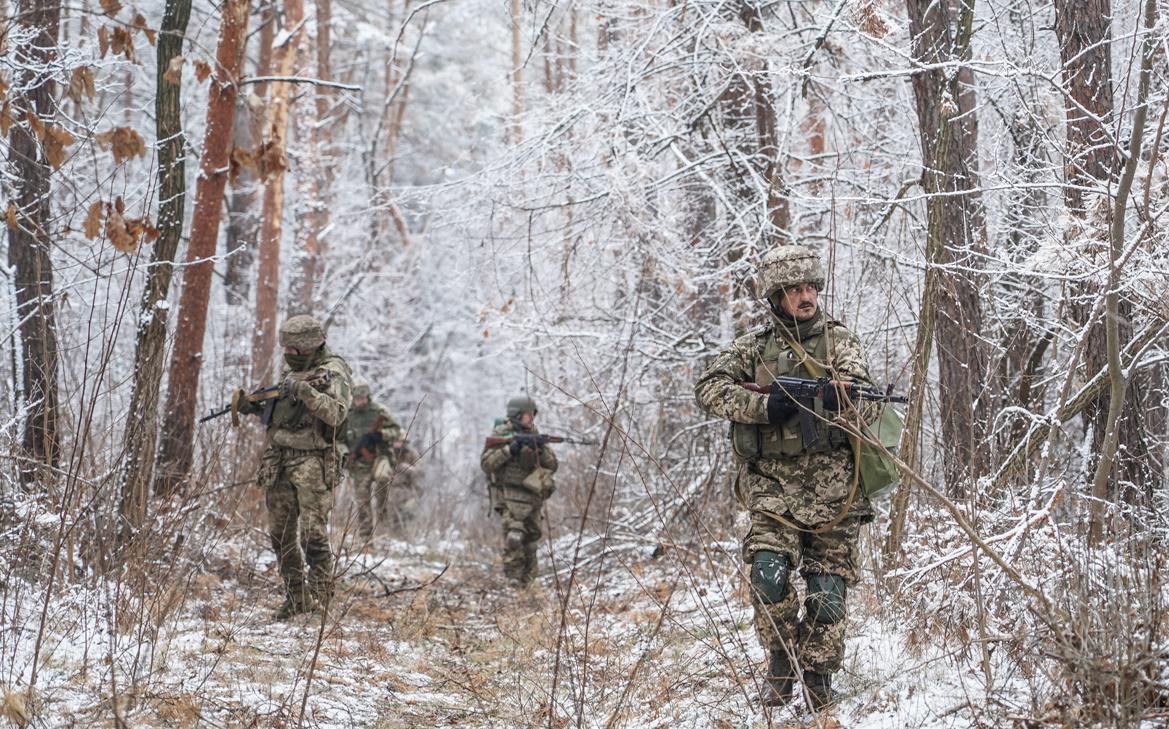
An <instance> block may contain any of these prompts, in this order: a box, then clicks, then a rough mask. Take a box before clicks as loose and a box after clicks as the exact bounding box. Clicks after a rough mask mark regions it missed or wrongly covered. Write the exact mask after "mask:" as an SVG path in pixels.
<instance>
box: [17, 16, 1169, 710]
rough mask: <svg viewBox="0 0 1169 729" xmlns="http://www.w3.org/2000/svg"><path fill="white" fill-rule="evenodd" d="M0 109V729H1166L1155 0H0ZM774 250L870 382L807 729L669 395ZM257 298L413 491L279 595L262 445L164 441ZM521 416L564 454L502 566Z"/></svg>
mask: <svg viewBox="0 0 1169 729" xmlns="http://www.w3.org/2000/svg"><path fill="white" fill-rule="evenodd" d="M0 97H2V106H0V151H2V155H3V163H2V164H0V168H2V169H3V175H2V177H0V206H3V210H4V217H5V221H4V223H5V224H4V226H3V236H2V237H0V247H2V248H3V250H4V252H5V254H6V255H5V257H4V259H3V262H0V289H2V291H3V295H2V296H0V335H2V338H3V344H2V345H0V353H3V358H2V360H3V361H2V362H0V724H3V723H4V722H7V723H8V724H9V725H11V726H15V727H66V726H68V727H72V726H78V727H90V726H92V727H196V726H197V727H330V728H331V727H373V728H378V729H391V728H395V727H429V726H446V725H450V726H467V727H548V728H549V729H553V728H560V727H570V726H571V727H605V729H609V728H611V727H613V728H616V727H664V726H670V727H712V728H717V729H730V728H732V727H734V728H739V727H744V728H746V727H796V726H801V727H802V726H807V727H844V726H848V727H860V728H870V729H876V728H878V727H880V728H884V727H895V728H898V729H900V728H902V727H1018V728H1020V729H1022V728H1027V729H1031V728H1038V727H1097V726H1098V727H1153V726H1161V725H1164V723H1166V722H1169V587H1167V586H1166V585H1163V584H1162V583H1161V574H1162V570H1163V569H1164V568H1165V566H1166V564H1167V563H1169V519H1167V516H1166V515H1167V514H1169V492H1167V490H1166V475H1167V473H1169V336H1167V333H1169V245H1167V244H1166V236H1167V235H1169V232H1163V231H1162V230H1161V228H1160V227H1159V226H1160V225H1161V223H1162V217H1163V214H1164V213H1165V212H1166V211H1169V160H1166V159H1165V158H1164V157H1163V156H1162V152H1169V137H1167V136H1166V131H1169V130H1167V129H1166V121H1167V119H1169V6H1167V5H1166V4H1165V3H1160V2H1157V0H1144V2H1133V1H1132V0H1055V1H1054V3H1053V4H1051V5H1048V4H1046V3H1042V2H1034V1H1033V0H947V1H946V2H934V1H932V0H904V3H901V2H888V1H886V0H785V1H783V2H777V1H772V0H554V1H553V2H546V1H539V0H522V1H521V0H508V1H507V2H491V1H489V0H310V2H307V3H306V2H305V0H212V1H209V0H140V1H139V2H131V0H98V2H96V3H95V2H92V1H91V0H78V2H76V3H75V4H68V3H64V2H62V0H0ZM1167 224H1169V223H1167ZM790 244H798V245H801V246H805V247H807V248H809V249H811V250H813V251H815V252H816V253H817V254H818V255H819V256H820V259H821V261H822V262H823V266H824V268H825V270H826V274H827V275H826V281H825V285H824V287H823V288H822V290H820V291H819V305H820V307H821V308H822V309H823V311H824V312H825V313H826V314H827V315H828V316H829V317H831V318H833V319H836V320H838V321H840V322H842V323H843V324H844V325H845V326H847V327H848V330H849V331H851V332H853V333H854V334H855V335H856V338H857V339H858V340H859V343H860V345H861V347H862V348H863V350H864V352H865V355H866V356H867V361H868V368H869V372H870V374H871V377H872V380H873V381H874V383H876V384H877V385H879V386H881V387H885V386H889V387H890V388H891V390H892V391H894V392H897V393H899V394H903V395H905V396H906V398H907V402H906V403H905V404H904V405H898V406H897V409H898V411H899V412H900V414H901V416H902V418H903V420H904V429H903V431H902V433H901V436H900V440H899V441H898V443H897V445H896V447H895V448H893V449H891V450H888V451H886V455H887V457H888V458H891V459H893V460H892V462H893V463H894V464H895V467H896V472H897V474H898V477H899V483H898V485H897V487H896V488H895V489H894V490H893V491H892V492H891V493H890V494H889V495H888V496H886V497H885V498H882V499H880V500H876V501H874V502H873V505H872V506H873V509H874V511H875V512H876V516H875V519H873V520H872V522H871V523H869V524H867V525H866V526H864V527H863V528H862V529H861V531H860V534H859V538H858V541H857V544H856V547H857V554H858V557H859V575H858V579H857V580H856V583H855V584H852V585H850V586H849V588H848V618H847V634H846V636H847V637H846V647H845V653H844V659H843V665H842V667H841V669H840V670H839V672H838V673H836V675H835V679H834V684H833V686H834V688H835V690H836V693H837V695H838V698H837V701H836V704H835V707H834V708H833V710H832V711H828V712H812V711H809V710H807V708H806V707H805V706H804V702H801V701H796V702H793V703H792V704H790V705H788V706H784V707H779V708H775V709H770V710H769V709H768V708H766V707H764V706H761V700H760V696H761V692H762V691H763V690H764V688H765V685H766V683H767V676H768V674H767V656H766V654H765V652H764V650H763V648H761V647H760V644H759V643H758V641H757V640H756V635H755V628H754V626H753V622H752V621H753V619H752V608H751V599H752V598H751V594H752V593H751V591H752V589H753V587H752V585H753V583H752V582H751V579H752V578H751V577H750V576H749V572H750V564H748V563H745V562H744V557H743V555H742V554H741V553H740V549H741V540H743V539H744V535H745V534H746V533H747V532H748V529H750V528H751V521H750V517H749V516H748V513H747V508H746V507H745V505H744V503H743V502H742V500H741V499H739V498H738V494H737V486H738V484H739V479H740V476H741V474H742V472H743V468H744V466H743V464H741V463H740V462H739V461H738V460H737V459H736V456H735V455H734V454H733V453H732V449H731V444H730V441H729V439H728V428H727V422H726V420H725V419H721V418H719V417H717V416H715V415H712V414H711V413H710V412H709V411H708V410H706V409H705V408H703V407H700V404H699V403H698V402H697V401H696V399H695V382H696V381H697V380H698V379H699V377H700V375H701V374H702V373H703V371H704V369H705V368H706V367H708V365H709V364H710V363H711V362H712V360H714V359H715V357H716V356H718V355H719V353H720V352H721V351H723V350H725V349H726V348H727V347H728V346H730V345H731V343H732V342H733V341H735V340H736V338H737V337H741V336H742V335H744V334H747V333H749V332H753V331H762V329H763V328H766V327H767V326H768V325H769V318H768V308H767V305H766V301H765V292H763V291H762V290H761V283H760V277H759V275H758V271H759V266H760V263H761V261H762V260H763V257H764V256H765V255H766V254H767V253H768V252H769V251H771V250H774V249H775V248H776V247H777V246H781V245H790ZM295 315H311V316H313V317H315V318H316V319H317V320H318V321H319V322H321V324H322V325H323V327H324V328H325V330H326V332H327V343H328V347H329V348H330V350H331V351H333V352H336V353H337V354H339V355H340V356H342V357H343V358H344V359H345V360H346V362H347V363H348V365H349V366H350V367H351V368H352V371H353V374H354V376H355V377H360V378H362V379H364V380H366V381H368V383H369V385H370V390H371V392H372V398H373V400H376V401H377V402H379V403H383V404H384V405H385V406H387V407H388V409H389V411H390V412H392V413H393V416H394V417H395V418H396V419H397V421H398V423H399V424H400V425H401V428H402V431H403V433H404V437H405V438H407V439H408V440H409V442H410V444H411V445H412V447H413V448H414V449H415V451H416V452H417V458H418V460H417V462H416V463H415V464H414V466H413V473H414V475H415V478H416V481H417V487H418V497H417V503H416V504H415V506H414V508H413V513H412V518H411V519H410V520H409V522H408V523H406V524H404V525H401V526H400V528H386V527H385V526H384V525H380V526H379V528H378V529H377V530H376V531H375V532H374V534H373V536H372V537H371V538H365V537H363V535H362V534H361V533H360V530H359V529H358V525H359V524H358V517H357V514H358V511H359V509H358V505H357V503H356V497H355V493H356V491H355V488H354V483H355V481H354V479H353V478H351V477H348V476H347V477H345V478H343V479H342V480H341V481H340V482H339V484H338V485H337V486H336V488H334V489H332V490H331V499H332V510H331V512H330V515H329V523H328V534H329V543H330V544H331V549H332V554H333V563H332V568H331V569H332V571H333V572H332V573H333V578H334V580H335V585H336V592H335V595H333V596H332V598H331V603H330V604H329V606H328V609H322V610H319V611H317V612H313V613H310V614H309V615H304V616H297V617H295V618H293V619H292V620H288V621H280V620H274V619H273V613H274V612H275V611H276V610H277V608H278V606H279V605H280V600H281V588H280V580H281V572H280V570H281V569H282V567H281V566H280V565H278V559H277V555H276V554H275V553H274V552H273V547H272V544H271V543H270V541H269V534H268V527H267V519H268V514H269V505H268V504H266V495H265V488H264V487H263V486H262V485H261V484H260V483H258V478H259V477H258V475H257V474H258V471H259V470H260V469H261V462H262V454H263V453H264V452H265V448H266V442H267V438H266V434H265V429H264V427H263V426H262V425H261V424H260V423H259V422H258V421H257V420H255V419H253V418H244V419H243V422H242V423H240V424H239V426H238V427H234V426H233V423H232V422H231V421H232V418H231V417H226V416H225V417H219V418H214V419H209V420H206V421H205V422H199V421H200V419H201V418H203V417H204V416H205V415H206V414H207V413H208V412H210V411H213V410H219V409H222V408H224V407H225V406H226V405H228V404H229V403H231V401H232V393H233V392H235V391H236V390H237V389H238V388H242V389H243V390H244V391H245V392H251V391H253V390H255V389H257V388H261V387H266V386H271V385H274V384H276V385H278V384H280V381H281V377H282V374H281V364H282V359H281V356H282V344H281V342H280V335H279V332H280V327H281V324H282V322H285V321H286V320H287V319H288V318H289V317H292V316H295ZM517 395H526V396H528V397H531V398H532V399H533V400H534V401H535V402H536V403H537V404H538V415H539V428H540V430H541V432H544V433H551V434H558V435H563V436H566V437H568V438H569V439H571V440H575V441H578V442H576V443H563V444H557V445H555V446H553V447H554V449H555V452H556V455H557V456H558V458H559V471H558V472H557V473H556V486H557V488H556V491H555V493H554V494H553V495H551V496H550V497H549V498H548V499H547V501H546V503H544V506H543V512H542V523H543V534H542V538H541V539H540V541H539V545H538V559H539V571H538V574H537V576H536V579H535V581H534V582H533V583H532V584H531V585H530V586H528V587H527V588H525V589H520V590H517V589H514V588H513V587H509V585H508V584H507V583H506V582H505V580H504V577H503V571H502V569H503V568H502V567H501V556H500V555H501V542H502V540H501V532H500V526H499V520H498V518H497V517H496V515H495V514H494V513H493V512H492V502H491V501H490V498H489V490H488V481H487V478H486V477H485V475H484V472H483V470H481V468H480V460H479V457H480V452H481V450H482V449H483V447H484V446H483V444H484V441H483V438H484V437H485V436H488V435H489V434H490V433H491V432H492V428H493V424H494V423H497V422H498V420H497V419H501V418H502V417H503V416H504V415H505V406H506V403H507V402H508V401H509V398H513V397H515V396H517ZM795 582H798V583H799V586H800V589H804V588H803V581H802V580H796V581H795ZM793 584H794V583H793Z"/></svg>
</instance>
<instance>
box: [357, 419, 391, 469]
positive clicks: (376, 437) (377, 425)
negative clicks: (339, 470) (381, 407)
mask: <svg viewBox="0 0 1169 729" xmlns="http://www.w3.org/2000/svg"><path fill="white" fill-rule="evenodd" d="M385 424H386V416H385V415H381V414H379V415H378V416H377V417H376V418H374V419H373V424H372V425H370V426H369V430H367V431H365V432H364V433H362V434H361V437H360V438H358V439H357V442H356V443H354V444H353V451H352V452H351V453H350V454H349V465H350V466H351V467H352V466H353V464H354V462H355V461H357V459H358V458H360V459H361V461H362V462H363V463H373V462H374V460H375V459H376V458H377V447H378V444H379V443H380V442H381V441H382V440H383V437H382V434H381V429H382V426H384V425H385Z"/></svg>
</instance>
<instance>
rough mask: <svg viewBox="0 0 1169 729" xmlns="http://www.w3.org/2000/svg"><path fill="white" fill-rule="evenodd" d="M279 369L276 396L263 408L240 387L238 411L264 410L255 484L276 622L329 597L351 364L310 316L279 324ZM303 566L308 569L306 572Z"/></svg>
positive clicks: (326, 601) (324, 603) (324, 604)
mask: <svg viewBox="0 0 1169 729" xmlns="http://www.w3.org/2000/svg"><path fill="white" fill-rule="evenodd" d="M280 345H281V346H282V347H284V363H285V366H284V368H283V371H282V373H281V376H280V377H281V383H282V384H281V390H280V397H278V398H275V399H273V400H269V401H267V403H268V404H267V405H261V404H257V403H252V402H250V401H248V399H247V394H246V393H245V392H244V391H243V390H240V391H238V392H237V393H236V395H235V397H234V398H233V399H234V400H235V401H236V402H237V403H239V411H240V412H245V413H252V414H257V413H259V412H260V411H261V410H265V413H264V415H265V420H266V424H267V427H268V434H267V447H266V448H265V450H264V455H263V457H262V459H261V462H260V470H259V473H258V474H257V475H256V482H257V483H258V484H259V486H260V488H262V489H264V500H265V502H266V503H267V506H268V535H269V537H270V538H271V540H272V549H273V550H275V551H276V559H277V561H278V563H279V566H280V577H281V579H282V580H283V582H284V604H283V605H281V606H280V609H279V610H278V611H277V613H276V617H277V619H280V620H287V619H288V618H290V617H292V616H294V615H298V614H300V613H305V612H309V611H311V610H314V609H316V608H317V607H318V606H319V607H320V608H321V609H326V608H327V607H328V605H329V602H330V601H331V600H332V597H333V553H332V549H331V548H330V546H329V534H328V524H329V512H330V511H331V510H332V508H333V489H334V488H335V487H336V486H337V484H338V482H339V481H340V478H341V469H342V467H343V463H342V459H343V456H344V453H345V448H344V442H343V440H342V438H343V434H342V433H341V432H340V427H341V426H342V424H343V423H344V422H345V417H346V415H347V414H348V412H349V402H350V393H349V390H350V372H349V365H348V364H346V363H345V360H344V359H342V358H341V357H340V356H338V355H336V354H334V353H333V352H332V351H331V350H330V349H329V348H328V347H327V346H325V331H324V329H323V328H322V327H321V325H320V323H319V322H318V321H317V320H316V319H314V318H313V317H311V316H303V315H302V316H293V317H290V318H289V319H287V320H286V321H285V322H284V324H283V326H281V327H280ZM306 565H307V574H306Z"/></svg>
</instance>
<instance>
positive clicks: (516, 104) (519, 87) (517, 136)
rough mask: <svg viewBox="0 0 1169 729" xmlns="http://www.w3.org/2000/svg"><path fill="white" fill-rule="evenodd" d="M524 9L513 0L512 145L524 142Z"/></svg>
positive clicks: (518, 0) (517, 1)
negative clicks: (522, 32)
mask: <svg viewBox="0 0 1169 729" xmlns="http://www.w3.org/2000/svg"><path fill="white" fill-rule="evenodd" d="M523 22H524V7H523V4H522V3H521V2H520V0H511V95H512V98H511V119H512V128H511V140H510V141H511V143H512V144H515V145H518V144H520V143H521V142H523V141H524V122H523V115H524V68H523V63H524V57H523V44H522V39H523V36H522V34H521V31H522V29H523Z"/></svg>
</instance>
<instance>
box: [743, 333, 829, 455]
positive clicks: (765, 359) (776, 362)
mask: <svg viewBox="0 0 1169 729" xmlns="http://www.w3.org/2000/svg"><path fill="white" fill-rule="evenodd" d="M828 326H829V325H828V324H827V323H826V324H825V327H824V332H822V333H820V334H816V335H814V336H811V337H808V338H807V339H805V340H804V341H803V342H801V345H802V346H803V347H804V351H805V352H807V353H808V354H809V355H810V356H812V357H814V358H815V359H816V360H818V361H820V362H826V361H827V358H828V334H827V331H828ZM766 336H767V340H766V342H765V343H764V345H763V353H762V355H761V356H760V358H759V361H758V362H756V364H755V383H756V384H758V385H762V386H764V387H766V386H768V385H770V384H771V383H772V382H773V381H774V380H775V379H776V378H778V377H802V378H805V379H813V378H812V376H811V374H810V373H809V372H808V369H807V367H806V366H805V365H804V362H803V361H802V360H801V359H800V358H799V355H797V354H796V352H795V350H793V349H792V348H791V347H789V346H788V345H787V343H786V342H783V343H782V344H781V343H780V339H779V337H778V336H776V334H775V332H768V333H767V335H766ZM811 409H812V411H813V413H814V415H811V417H812V421H813V428H814V429H815V433H816V441H815V443H814V444H813V445H811V446H810V447H809V445H808V444H807V443H805V442H804V433H803V429H802V428H801V425H800V418H801V413H803V410H802V409H801V410H800V411H799V412H797V413H796V414H795V415H792V416H791V417H789V418H788V419H787V420H786V421H784V422H783V423H780V424H779V425H772V424H767V425H751V424H747V423H731V447H732V449H733V450H734V452H735V455H736V456H738V457H739V458H741V459H743V460H754V459H758V458H765V459H769V460H776V459H782V458H793V457H795V456H799V455H801V454H803V453H822V452H825V451H830V450H833V449H835V448H839V447H841V446H843V445H846V444H847V443H848V436H847V435H846V434H845V433H844V432H843V431H842V430H840V429H839V428H832V427H829V425H828V423H827V422H825V421H824V417H825V416H824V402H823V400H821V399H820V398H816V399H815V400H813V401H812V408H811Z"/></svg>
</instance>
